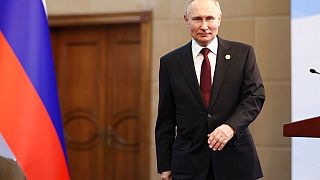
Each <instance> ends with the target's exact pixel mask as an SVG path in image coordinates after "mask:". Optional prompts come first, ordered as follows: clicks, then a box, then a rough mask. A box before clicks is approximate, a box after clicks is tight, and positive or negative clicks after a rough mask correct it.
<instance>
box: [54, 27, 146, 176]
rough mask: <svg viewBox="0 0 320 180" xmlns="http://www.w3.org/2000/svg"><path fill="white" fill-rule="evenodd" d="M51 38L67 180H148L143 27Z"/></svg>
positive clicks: (65, 30)
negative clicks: (68, 175) (67, 167)
mask: <svg viewBox="0 0 320 180" xmlns="http://www.w3.org/2000/svg"><path fill="white" fill-rule="evenodd" d="M51 32H52V45H53V50H54V55H55V64H56V71H57V81H58V89H59V96H60V104H61V113H62V119H63V125H64V130H65V139H66V145H67V152H68V158H69V167H70V174H71V179H73V180H78V179H79V180H92V179H95V180H102V179H108V180H109V179H110V180H130V179H132V180H133V179H135V180H136V179H148V175H149V168H148V167H149V152H148V147H149V137H148V136H149V132H150V131H149V126H148V124H149V123H148V122H147V121H149V108H150V106H149V103H148V101H149V97H148V96H149V89H150V88H149V83H148V82H147V81H148V80H149V78H148V77H147V76H150V73H149V71H148V67H149V66H148V63H146V58H144V55H143V52H144V50H143V48H144V45H145V43H144V40H143V37H142V28H141V24H140V23H123V24H107V25H92V26H67V27H54V28H52V29H51Z"/></svg>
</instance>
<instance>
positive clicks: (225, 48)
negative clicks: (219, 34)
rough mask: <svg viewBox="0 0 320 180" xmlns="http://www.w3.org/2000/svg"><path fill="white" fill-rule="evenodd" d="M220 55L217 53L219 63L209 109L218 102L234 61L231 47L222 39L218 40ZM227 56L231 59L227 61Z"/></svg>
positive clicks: (217, 63)
mask: <svg viewBox="0 0 320 180" xmlns="http://www.w3.org/2000/svg"><path fill="white" fill-rule="evenodd" d="M218 43H219V45H218V53H217V62H216V69H215V73H214V78H213V83H212V88H211V100H210V106H209V109H212V108H213V105H214V103H215V102H216V101H215V100H216V98H217V97H218V94H219V92H220V89H221V86H222V83H223V79H224V77H225V75H226V73H227V71H228V69H229V66H230V64H231V61H232V58H233V57H232V54H231V53H230V50H229V49H230V46H229V44H228V42H226V41H224V40H223V39H221V38H218ZM226 55H230V56H231V58H230V59H227V58H226Z"/></svg>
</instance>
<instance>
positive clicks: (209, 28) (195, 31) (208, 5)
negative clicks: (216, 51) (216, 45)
mask: <svg viewBox="0 0 320 180" xmlns="http://www.w3.org/2000/svg"><path fill="white" fill-rule="evenodd" d="M184 19H185V21H186V23H187V26H188V28H189V29H190V32H191V36H192V38H193V39H194V40H195V41H197V43H198V44H200V45H201V46H207V45H208V44H209V43H210V42H211V41H212V40H213V39H214V38H215V37H216V35H217V34H218V28H219V26H220V22H221V14H220V13H219V11H218V9H217V7H216V6H215V4H214V2H213V1H210V0H196V1H193V2H191V3H190V4H189V8H188V13H187V15H185V16H184Z"/></svg>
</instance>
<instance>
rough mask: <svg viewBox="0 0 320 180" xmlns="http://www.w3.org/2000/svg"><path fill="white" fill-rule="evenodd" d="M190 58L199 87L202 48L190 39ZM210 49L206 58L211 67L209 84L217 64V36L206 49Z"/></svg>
mask: <svg viewBox="0 0 320 180" xmlns="http://www.w3.org/2000/svg"><path fill="white" fill-rule="evenodd" d="M191 47H192V56H193V62H194V68H195V70H196V74H197V79H198V83H199V85H200V74H201V65H202V61H203V59H204V57H203V55H202V54H201V53H200V51H201V49H202V48H205V47H202V46H200V45H199V44H198V43H197V42H196V41H195V40H194V39H192V45H191ZM206 48H208V49H210V52H209V54H208V58H209V61H210V66H211V83H212V81H213V76H214V71H215V69H216V62H217V52H218V38H217V36H216V37H215V38H214V39H213V40H212V42H211V43H210V44H209V45H208V46H207V47H206Z"/></svg>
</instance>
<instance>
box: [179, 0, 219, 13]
mask: <svg viewBox="0 0 320 180" xmlns="http://www.w3.org/2000/svg"><path fill="white" fill-rule="evenodd" d="M193 1H196V0H188V1H187V2H186V6H185V9H184V15H185V16H187V15H188V13H189V12H188V9H189V5H190V4H191V3H192V2H193ZM211 1H213V2H214V5H215V7H216V8H217V10H218V13H219V14H220V15H221V14H222V11H221V8H220V4H219V2H218V1H217V0H211Z"/></svg>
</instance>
